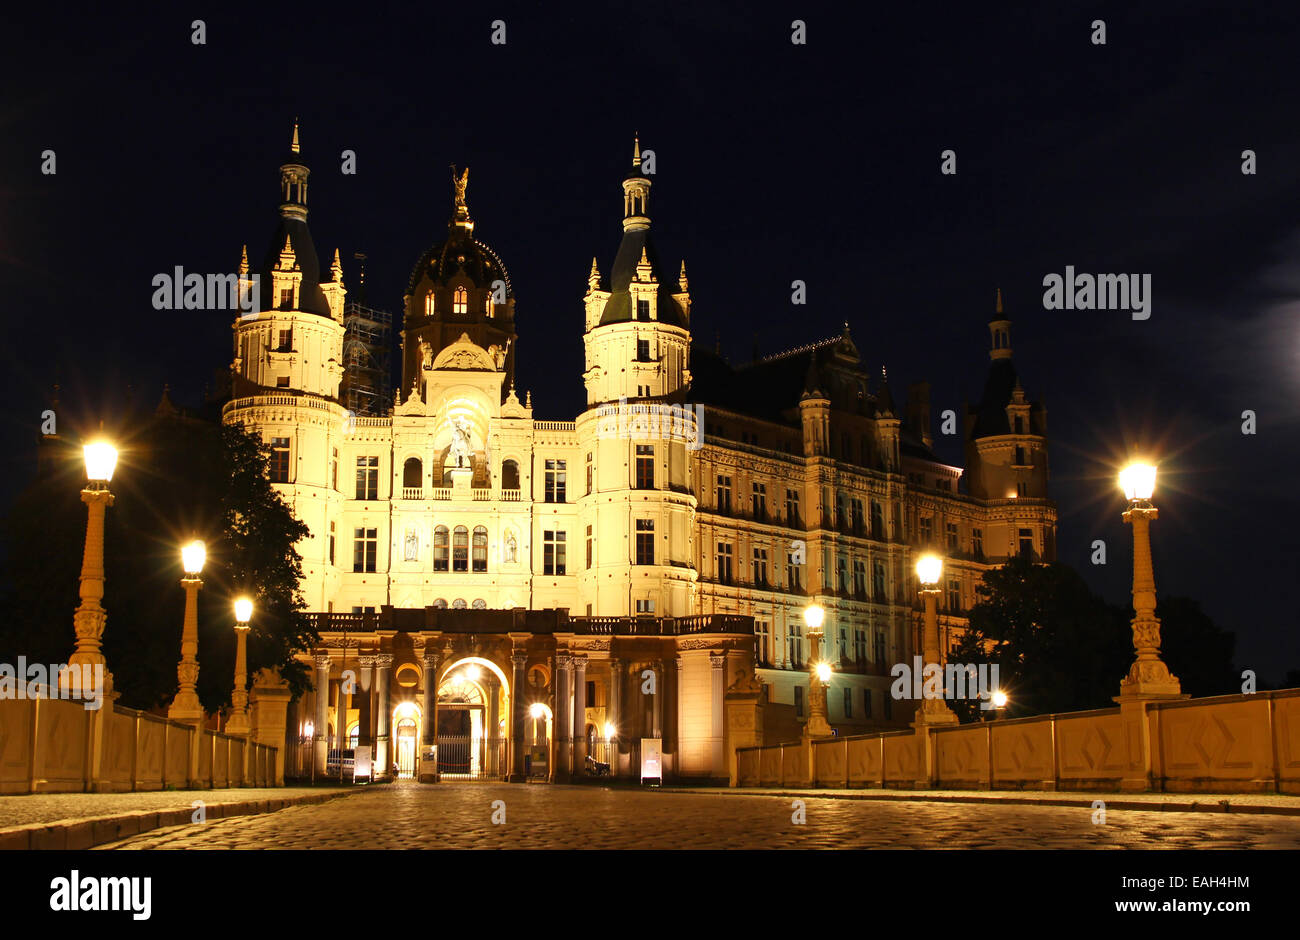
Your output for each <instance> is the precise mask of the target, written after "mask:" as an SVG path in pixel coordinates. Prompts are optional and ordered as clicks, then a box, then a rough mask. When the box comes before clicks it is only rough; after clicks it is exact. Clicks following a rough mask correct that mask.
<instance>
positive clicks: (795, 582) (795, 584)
mask: <svg viewBox="0 0 1300 940" xmlns="http://www.w3.org/2000/svg"><path fill="white" fill-rule="evenodd" d="M785 580H786V588H787V589H788V590H791V591H797V590H799V588H800V587H801V585H800V583H799V566H798V565H797V564H796V563H795V553H794V551H793V550H791V551H788V552H786V553H785Z"/></svg>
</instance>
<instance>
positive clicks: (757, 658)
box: [754, 620, 772, 668]
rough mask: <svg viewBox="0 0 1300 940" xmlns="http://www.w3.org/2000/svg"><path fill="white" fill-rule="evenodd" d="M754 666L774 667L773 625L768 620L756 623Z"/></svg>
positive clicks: (756, 621)
mask: <svg viewBox="0 0 1300 940" xmlns="http://www.w3.org/2000/svg"><path fill="white" fill-rule="evenodd" d="M754 665H755V666H763V667H764V668H766V667H769V666H771V665H772V625H771V623H769V622H768V621H766V620H755V621H754Z"/></svg>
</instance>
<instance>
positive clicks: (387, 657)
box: [375, 653, 393, 779]
mask: <svg viewBox="0 0 1300 940" xmlns="http://www.w3.org/2000/svg"><path fill="white" fill-rule="evenodd" d="M375 670H376V676H375V699H376V702H375V707H376V708H378V709H379V728H378V733H377V734H376V735H375V767H376V770H375V779H380V778H381V777H383V778H387V777H391V776H392V768H393V762H392V756H391V752H390V750H389V748H390V745H391V742H390V741H389V737H390V735H389V726H390V725H391V723H392V720H393V706H392V703H391V702H390V701H389V700H388V678H389V674H390V673H391V672H392V670H393V654H392V653H380V654H378V655H377V656H376V657H375Z"/></svg>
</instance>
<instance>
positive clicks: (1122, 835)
mask: <svg viewBox="0 0 1300 940" xmlns="http://www.w3.org/2000/svg"><path fill="white" fill-rule="evenodd" d="M496 800H504V801H505V814H506V818H505V822H504V824H501V825H494V824H493V822H492V816H493V805H492V804H493V802H494V801H496ZM806 813H807V822H806V823H805V824H803V825H796V824H795V823H793V822H792V820H791V815H792V809H791V800H790V799H789V798H783V797H774V796H739V795H734V794H708V793H657V792H653V791H650V792H643V791H636V790H604V789H597V788H593V787H562V786H545V785H533V786H520V785H515V786H510V785H505V784H441V785H438V786H421V785H419V784H397V785H394V786H391V787H384V788H382V789H376V790H373V791H369V792H361V793H357V794H354V795H351V796H346V797H343V798H341V799H336V800H331V801H329V802H327V803H322V804H318V805H311V806H295V807H290V808H289V809H284V810H281V811H279V812H277V813H271V814H267V815H263V816H247V817H241V818H235V819H229V820H214V821H212V822H209V823H207V824H204V825H191V826H179V827H175V828H171V829H159V830H155V831H153V832H150V833H147V834H144V835H140V836H136V837H134V838H130V839H126V840H124V841H122V842H117V843H114V844H112V845H108V846H103V848H123V849H203V848H208V849H243V848H283V849H309V848H310V849H314V848H323V849H411V848H420V849H484V848H502V849H569V848H575V849H702V848H738V849H810V848H812V849H823V848H824V849H874V848H913V849H922V848H952V849H969V848H1009V849H1032V848H1098V849H1115V848H1138V849H1158V848H1168V849H1174V848H1227V849H1233V848H1241V849H1244V848H1279V849H1281V848H1289V849H1294V848H1300V818H1297V817H1294V816H1232V815H1227V816H1224V815H1218V814H1206V813H1178V812H1139V811H1119V810H1116V811H1112V812H1108V813H1107V818H1106V823H1105V825H1093V823H1092V821H1091V815H1092V814H1091V810H1090V809H1088V808H1086V807H1046V806H1044V807H1038V806H997V805H989V804H943V803H922V802H908V803H893V802H874V801H861V800H834V799H825V798H822V799H817V798H812V799H808V800H806Z"/></svg>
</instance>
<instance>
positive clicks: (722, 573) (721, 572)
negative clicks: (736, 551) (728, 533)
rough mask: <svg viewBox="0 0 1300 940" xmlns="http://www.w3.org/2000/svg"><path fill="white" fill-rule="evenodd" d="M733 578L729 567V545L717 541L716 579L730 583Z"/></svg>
mask: <svg viewBox="0 0 1300 940" xmlns="http://www.w3.org/2000/svg"><path fill="white" fill-rule="evenodd" d="M733 579H734V575H733V573H732V568H731V546H730V545H729V544H728V543H726V542H719V543H718V580H719V581H720V582H722V583H723V584H731V583H732V581H733Z"/></svg>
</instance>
